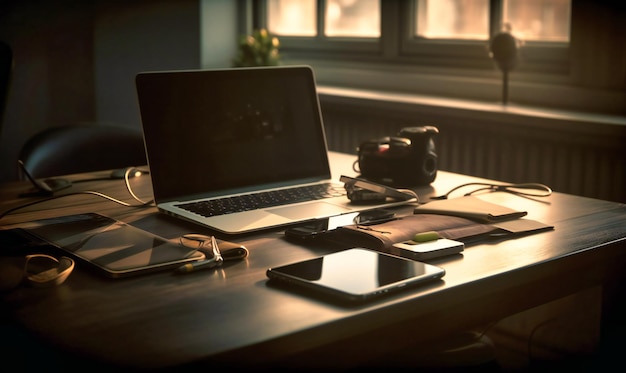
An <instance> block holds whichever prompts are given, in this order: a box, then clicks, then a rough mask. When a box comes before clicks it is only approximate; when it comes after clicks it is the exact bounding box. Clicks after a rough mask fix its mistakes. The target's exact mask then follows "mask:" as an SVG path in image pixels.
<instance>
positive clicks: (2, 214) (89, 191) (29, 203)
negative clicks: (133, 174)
mask: <svg viewBox="0 0 626 373" xmlns="http://www.w3.org/2000/svg"><path fill="white" fill-rule="evenodd" d="M81 194H91V195H95V196H98V197H102V198H105V199H108V200H109V201H112V202H115V203H118V204H120V205H122V206H126V207H148V206H152V205H153V201H149V202H144V201H141V200H139V201H140V204H138V205H131V204H130V203H127V202H124V201H120V200H118V199H116V198H113V197H111V196H107V195H106V194H103V193H100V192H96V191H93V190H85V191H82V192H75V193H68V194H63V195H60V196H53V197H50V198H45V199H40V200H37V201H32V202H28V203H25V204H23V205H20V206H17V207H13V208H11V209H8V210H6V211H4V212H2V213H0V219H2V218H3V217H5V216H7V215H8V214H10V213H12V212H14V211H17V210H20V209H23V208H25V207H29V206H33V205H36V204H38V203H43V202H48V201H52V200H54V199H58V198H62V197H69V196H76V195H81ZM135 199H137V198H135Z"/></svg>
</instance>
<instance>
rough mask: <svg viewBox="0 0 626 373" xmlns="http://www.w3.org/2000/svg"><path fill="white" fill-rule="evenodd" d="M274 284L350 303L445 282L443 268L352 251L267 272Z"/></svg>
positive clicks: (358, 250) (359, 249)
mask: <svg viewBox="0 0 626 373" xmlns="http://www.w3.org/2000/svg"><path fill="white" fill-rule="evenodd" d="M266 275H267V277H268V278H269V279H270V281H273V282H275V283H279V284H280V283H283V284H287V285H293V286H296V287H298V288H300V289H302V290H307V291H309V292H312V293H313V294H318V295H327V296H330V297H332V298H334V299H336V300H340V301H346V302H349V303H355V302H363V301H367V300H371V299H375V298H378V297H380V296H383V295H385V294H390V293H394V292H397V291H400V290H403V289H407V288H411V287H414V286H417V285H422V284H425V283H429V282H432V281H434V280H438V279H441V278H442V277H443V276H444V275H445V270H444V269H443V268H441V267H438V266H435V265H431V264H427V263H423V262H418V261H414V260H410V259H406V258H401V257H398V256H394V255H390V254H386V253H382V252H378V251H374V250H369V249H364V248H351V249H346V250H343V251H339V252H336V253H332V254H327V255H323V256H320V257H317V258H313V259H308V260H304V261H300V262H296V263H291V264H286V265H282V266H278V267H274V268H268V269H267V271H266Z"/></svg>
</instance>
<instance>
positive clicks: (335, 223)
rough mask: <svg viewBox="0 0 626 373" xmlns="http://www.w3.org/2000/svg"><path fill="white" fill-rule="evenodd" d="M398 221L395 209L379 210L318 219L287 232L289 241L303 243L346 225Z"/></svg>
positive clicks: (289, 229)
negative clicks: (302, 241)
mask: <svg viewBox="0 0 626 373" xmlns="http://www.w3.org/2000/svg"><path fill="white" fill-rule="evenodd" d="M394 219H397V217H396V212H395V211H394V210H393V209H386V208H378V209H372V210H366V211H361V212H352V213H348V214H342V215H336V216H331V217H328V218H324V219H316V220H313V221H311V222H308V223H306V224H303V225H298V226H295V227H291V228H288V229H286V230H285V237H286V238H287V239H291V240H295V241H301V240H308V239H312V238H316V237H319V235H320V234H322V233H326V232H329V231H332V230H334V229H337V228H340V227H345V226H346V225H354V224H359V225H374V224H380V223H384V222H387V221H390V220H394Z"/></svg>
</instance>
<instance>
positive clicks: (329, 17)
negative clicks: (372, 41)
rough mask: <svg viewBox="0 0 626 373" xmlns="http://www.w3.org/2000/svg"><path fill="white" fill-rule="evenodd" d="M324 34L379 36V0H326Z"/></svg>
mask: <svg viewBox="0 0 626 373" xmlns="http://www.w3.org/2000/svg"><path fill="white" fill-rule="evenodd" d="M325 21H326V30H325V31H324V34H325V35H326V36H347V37H374V38H377V37H380V1H379V0H328V1H327V2H326V18H325Z"/></svg>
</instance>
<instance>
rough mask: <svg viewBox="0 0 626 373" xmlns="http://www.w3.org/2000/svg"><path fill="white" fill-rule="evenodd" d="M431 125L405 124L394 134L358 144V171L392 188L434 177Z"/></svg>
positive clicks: (428, 181) (433, 135) (434, 155)
mask: <svg viewBox="0 0 626 373" xmlns="http://www.w3.org/2000/svg"><path fill="white" fill-rule="evenodd" d="M438 133H439V129H437V127H434V126H421V127H405V128H403V129H402V130H400V132H399V134H398V136H394V137H391V136H387V137H383V138H381V139H378V140H369V141H366V142H364V143H362V144H361V145H360V146H359V149H358V150H359V158H358V164H359V171H360V173H361V176H362V177H363V178H365V179H368V180H372V181H376V182H379V183H381V184H385V185H390V186H394V187H412V186H421V185H428V184H430V183H431V182H433V181H434V180H435V177H436V176H437V154H436V153H435V141H434V137H435V135H437V134H438Z"/></svg>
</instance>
